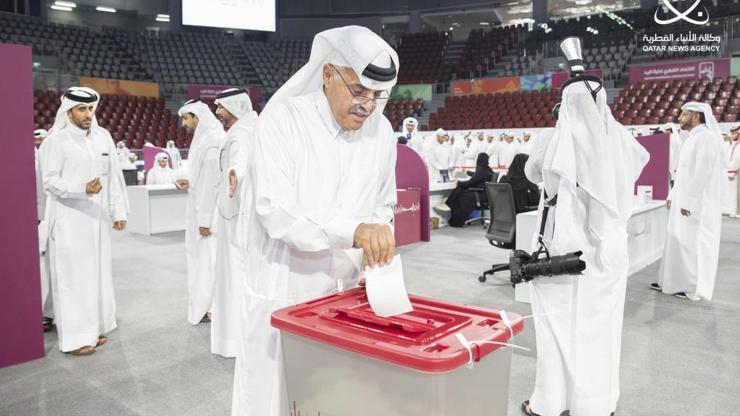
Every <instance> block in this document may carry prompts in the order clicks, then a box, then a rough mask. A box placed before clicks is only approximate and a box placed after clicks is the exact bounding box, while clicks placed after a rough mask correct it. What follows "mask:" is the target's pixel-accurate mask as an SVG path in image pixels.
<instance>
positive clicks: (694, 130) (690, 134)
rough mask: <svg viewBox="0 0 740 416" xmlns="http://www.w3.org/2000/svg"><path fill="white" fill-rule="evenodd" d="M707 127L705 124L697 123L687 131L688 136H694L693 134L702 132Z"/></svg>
mask: <svg viewBox="0 0 740 416" xmlns="http://www.w3.org/2000/svg"><path fill="white" fill-rule="evenodd" d="M708 129H709V128H708V127H707V125H706V124H699V125H698V126H696V127H694V128H693V129H691V131H690V132H689V136H694V135H696V134H699V133H701V132H703V131H705V130H708Z"/></svg>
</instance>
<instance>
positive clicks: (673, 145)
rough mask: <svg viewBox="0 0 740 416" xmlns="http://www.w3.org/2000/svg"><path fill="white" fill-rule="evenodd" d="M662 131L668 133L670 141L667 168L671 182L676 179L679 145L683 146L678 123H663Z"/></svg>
mask: <svg viewBox="0 0 740 416" xmlns="http://www.w3.org/2000/svg"><path fill="white" fill-rule="evenodd" d="M662 130H663V133H668V134H670V142H669V148H668V170H669V174H670V178H671V183H673V181H675V180H676V169H677V168H678V158H679V155H680V154H681V147H682V146H683V139H682V138H681V135H680V134H679V133H678V125H676V124H675V123H666V124H664V125H663V128H662Z"/></svg>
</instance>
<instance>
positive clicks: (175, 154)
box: [164, 140, 182, 170]
mask: <svg viewBox="0 0 740 416" xmlns="http://www.w3.org/2000/svg"><path fill="white" fill-rule="evenodd" d="M164 150H165V152H167V154H168V155H169V156H170V162H171V163H172V169H173V170H178V169H180V164H182V156H181V155H180V150H179V149H178V148H177V147H176V146H175V141H174V140H167V147H165V149H164Z"/></svg>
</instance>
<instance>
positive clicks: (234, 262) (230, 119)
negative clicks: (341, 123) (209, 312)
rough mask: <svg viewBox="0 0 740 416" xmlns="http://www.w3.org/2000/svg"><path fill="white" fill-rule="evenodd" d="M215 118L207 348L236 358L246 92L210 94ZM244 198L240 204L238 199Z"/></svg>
mask: <svg viewBox="0 0 740 416" xmlns="http://www.w3.org/2000/svg"><path fill="white" fill-rule="evenodd" d="M215 103H216V105H217V106H218V107H217V108H216V116H217V117H218V119H219V120H220V121H221V124H223V126H224V128H225V129H226V130H227V132H226V141H225V142H224V144H223V146H221V150H220V152H219V163H218V166H219V171H220V172H219V183H218V195H217V203H216V212H217V214H218V215H217V218H216V221H217V222H218V226H217V228H218V234H216V241H217V244H216V245H217V247H216V282H215V287H214V291H213V318H212V321H211V352H212V353H213V354H219V355H221V356H223V357H236V354H237V351H238V349H239V348H238V347H239V333H240V331H239V324H240V317H239V313H240V309H239V302H240V301H241V299H242V280H243V279H244V275H245V273H246V259H245V256H246V253H245V251H246V246H245V243H244V238H245V237H246V232H248V230H247V228H246V227H247V226H246V225H245V227H244V229H243V231H244V232H243V233H239V232H238V226H239V224H240V223H241V224H248V221H249V218H248V215H249V212H248V211H246V212H244V210H243V209H242V208H244V209H247V210H248V209H249V208H250V205H249V202H251V198H252V195H251V192H250V190H251V189H250V188H251V181H250V180H249V177H248V174H249V171H248V166H249V158H250V157H251V155H252V153H253V151H254V150H253V149H254V129H255V127H256V123H257V113H256V112H254V111H253V110H252V100H251V99H250V98H249V94H248V93H247V91H246V90H244V89H240V88H229V89H226V90H224V91H221V92H220V93H219V94H218V95H216V101H215ZM243 201H244V203H243Z"/></svg>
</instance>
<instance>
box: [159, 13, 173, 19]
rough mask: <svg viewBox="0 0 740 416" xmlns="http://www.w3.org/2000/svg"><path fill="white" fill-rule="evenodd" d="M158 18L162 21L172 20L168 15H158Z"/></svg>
mask: <svg viewBox="0 0 740 416" xmlns="http://www.w3.org/2000/svg"><path fill="white" fill-rule="evenodd" d="M157 17H159V18H160V19H169V18H170V15H168V14H158V15H157Z"/></svg>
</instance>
